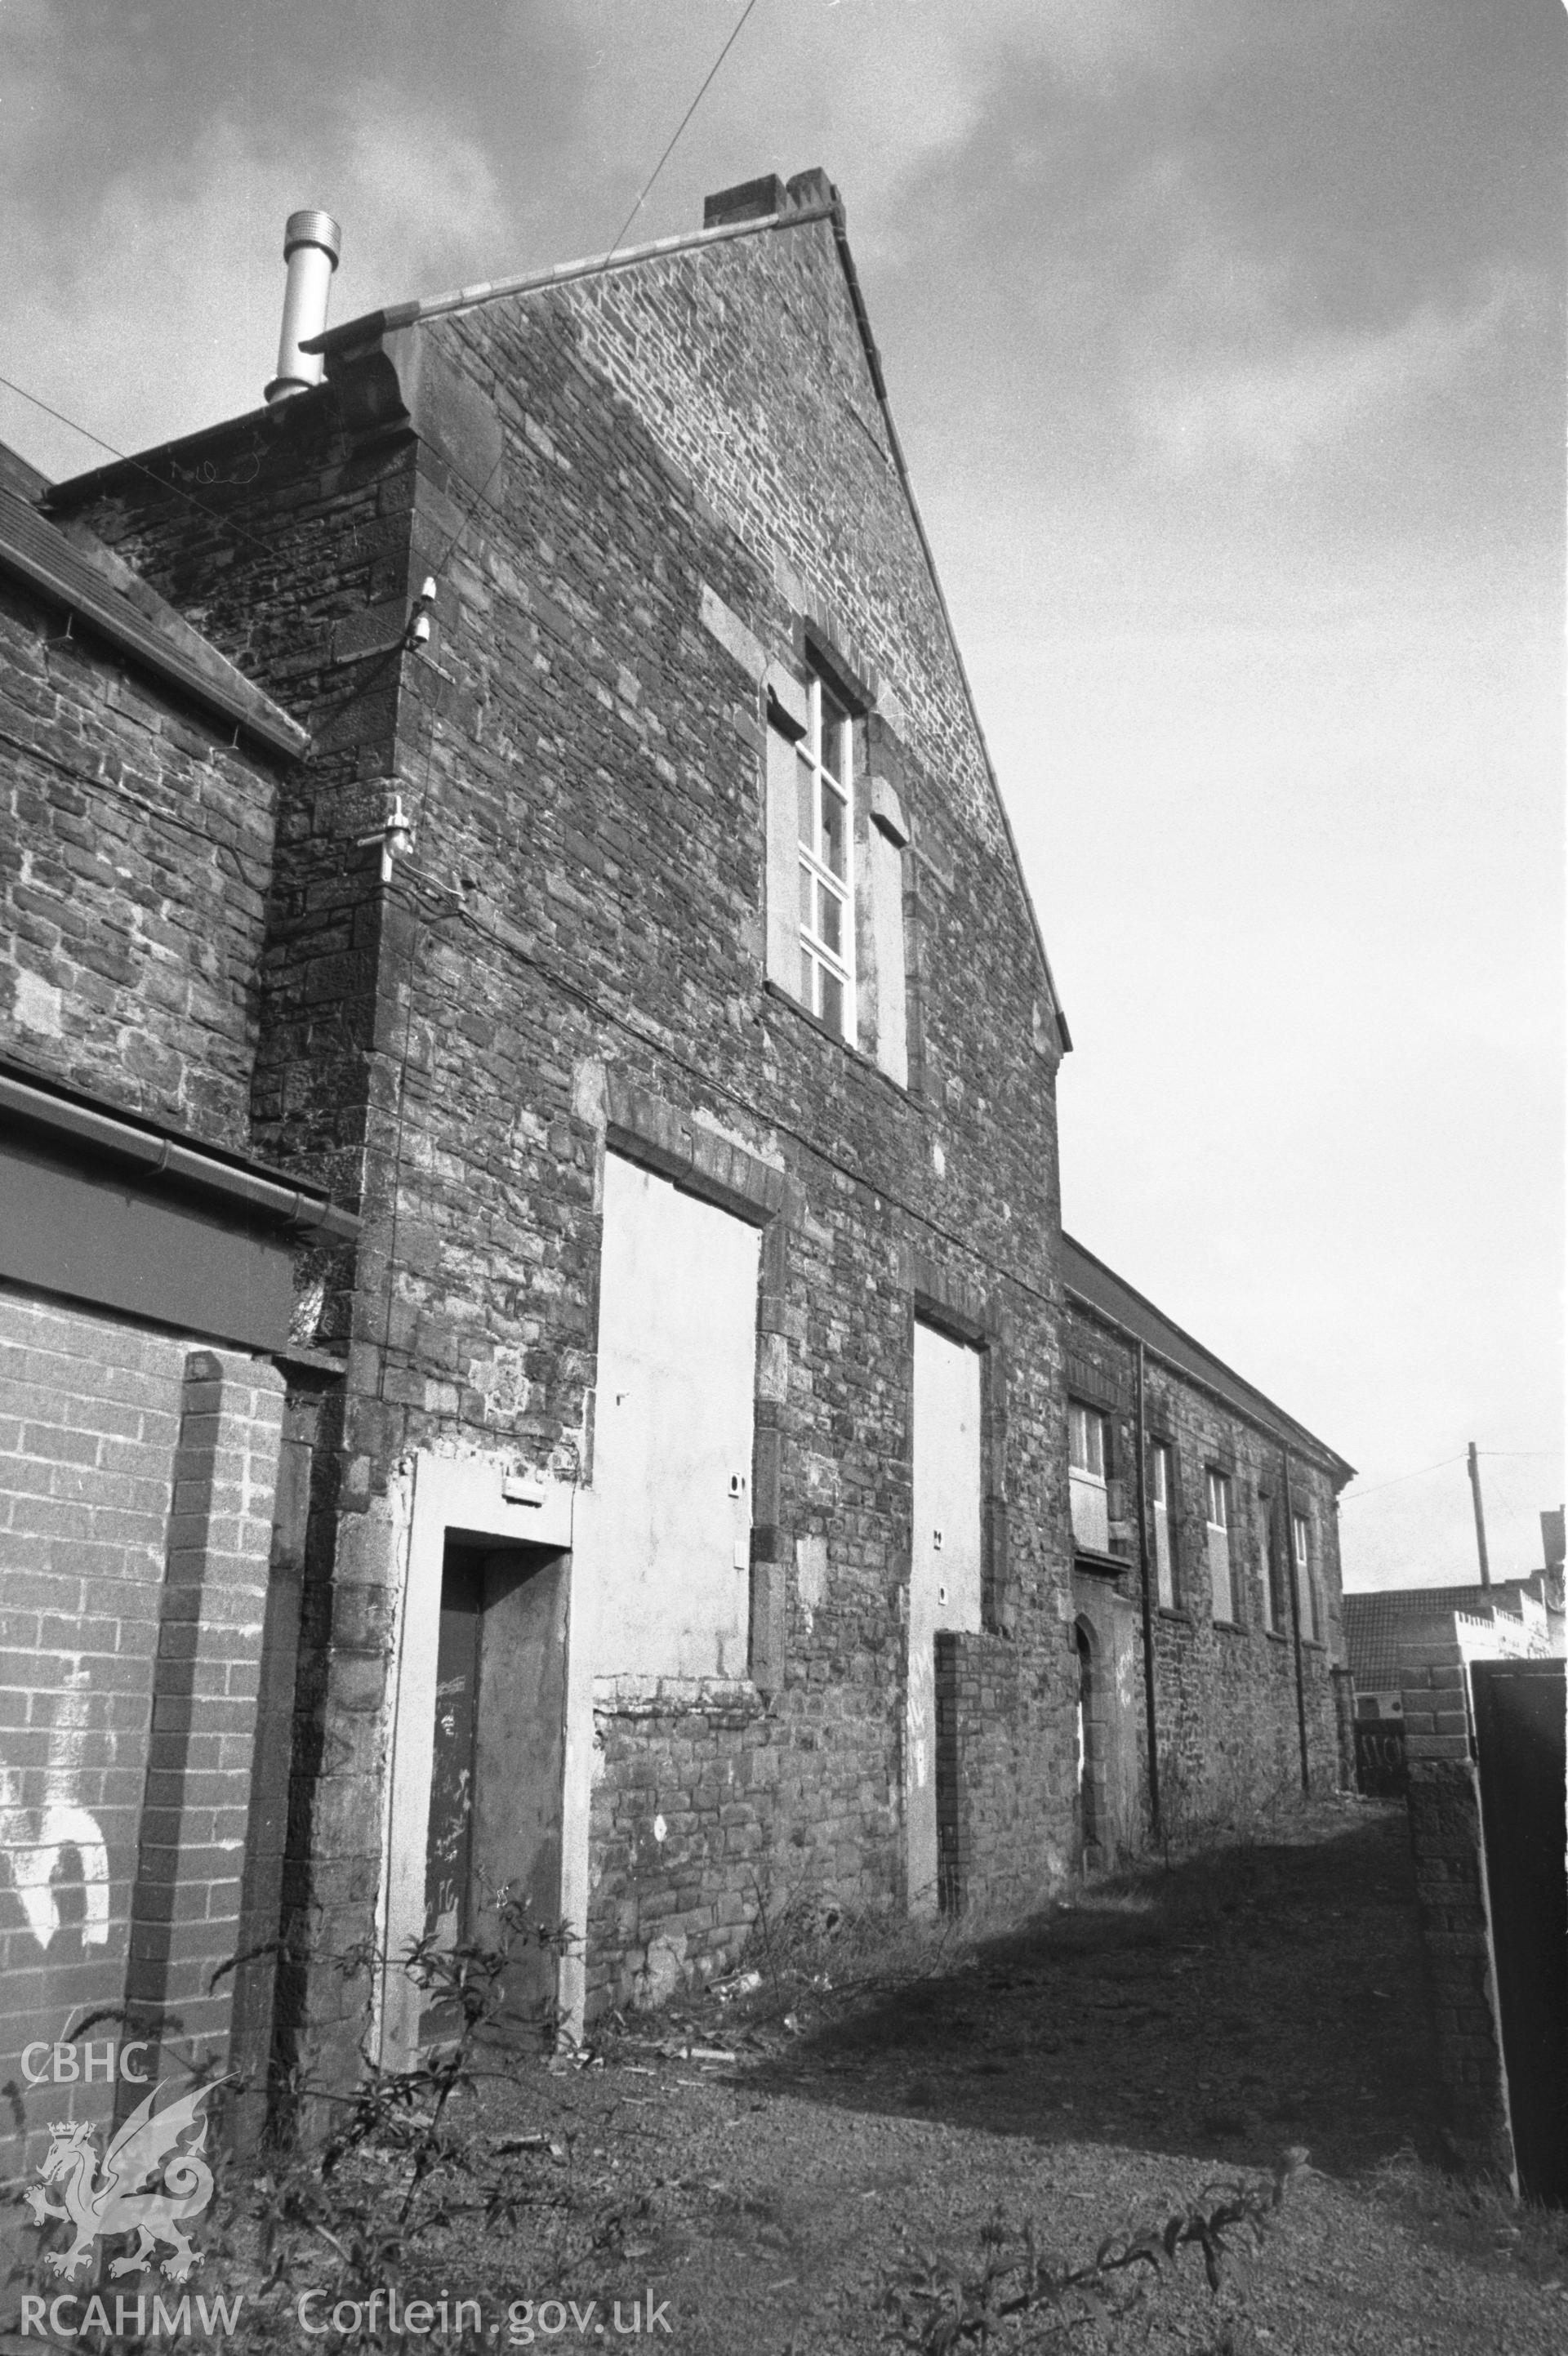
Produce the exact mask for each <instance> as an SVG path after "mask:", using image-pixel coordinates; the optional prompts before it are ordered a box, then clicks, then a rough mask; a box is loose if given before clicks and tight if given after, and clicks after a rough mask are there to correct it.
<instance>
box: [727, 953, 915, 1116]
mask: <svg viewBox="0 0 1568 2356" xmlns="http://www.w3.org/2000/svg"><path fill="white" fill-rule="evenodd" d="M762 994H763V996H764V997H765V998H768V999H771V1000H772V1001H774V1003H775V1004H776V1005H779V1006H786V1007H788V1008H789V1012H790V1013H791V1014H794V1015H798V1016H799V1018H800V1021H801V1022H802V1023H805V1024H806V1025H807V1026H808V1028H809V1029H811V1030H812V1031H814V1032H815V1033H817V1036H818V1037H819V1038H820V1039H827V1040H830V1041H831V1042H832V1044H833V1045H834V1046H835V1047H838V1048H841V1049H842V1050H843V1053H844V1054H845V1055H847V1056H848V1057H849V1059H850V1061H851V1063H852V1064H858V1065H859V1066H860V1068H861V1070H862V1071H863V1072H871V1073H874V1074H875V1076H876V1077H877V1079H879V1080H880V1081H881V1082H882V1083H883V1085H884V1087H889V1088H891V1089H892V1091H893V1093H894V1095H895V1096H896V1097H897V1098H898V1100H899V1102H900V1103H901V1104H910V1105H923V1104H924V1103H925V1102H926V1098H924V1097H923V1096H920V1095H918V1094H917V1093H916V1091H915V1090H914V1089H913V1088H910V1087H906V1086H905V1085H904V1083H903V1081H902V1080H896V1079H895V1078H894V1076H893V1075H892V1073H891V1072H885V1071H884V1070H883V1068H882V1066H881V1065H880V1064H879V1063H878V1062H877V1061H876V1058H875V1055H867V1054H866V1053H865V1049H864V1048H863V1047H857V1046H856V1045H855V1044H854V1041H853V1040H852V1039H846V1038H844V1037H843V1034H842V1033H839V1032H837V1031H830V1030H829V1028H828V1026H827V1024H826V1023H824V1022H823V1021H822V1016H821V1015H820V1014H813V1013H812V1012H811V1008H810V1007H809V1006H802V1005H801V1003H800V1000H799V999H798V998H792V997H791V996H790V994H789V991H787V990H786V989H784V988H783V986H782V984H781V983H779V982H777V981H769V980H765V981H764V982H763V985H762Z"/></svg>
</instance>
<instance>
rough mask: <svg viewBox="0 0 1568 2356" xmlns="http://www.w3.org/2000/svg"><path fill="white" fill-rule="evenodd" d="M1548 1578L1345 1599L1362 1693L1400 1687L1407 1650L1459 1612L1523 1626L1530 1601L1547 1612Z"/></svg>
mask: <svg viewBox="0 0 1568 2356" xmlns="http://www.w3.org/2000/svg"><path fill="white" fill-rule="evenodd" d="M1544 1584H1545V1582H1544V1577H1543V1574H1542V1573H1541V1572H1540V1571H1536V1572H1534V1573H1533V1574H1532V1576H1531V1577H1530V1578H1529V1579H1503V1580H1493V1581H1492V1584H1491V1585H1490V1586H1489V1587H1482V1586H1481V1585H1480V1584H1479V1582H1478V1581H1477V1582H1474V1583H1472V1584H1469V1585H1466V1586H1462V1587H1383V1588H1374V1589H1372V1590H1369V1591H1367V1592H1364V1593H1362V1594H1359V1595H1355V1594H1346V1595H1345V1596H1343V1597H1342V1598H1341V1601H1340V1608H1341V1611H1342V1612H1343V1615H1344V1618H1343V1625H1344V1629H1345V1656H1346V1659H1347V1660H1348V1662H1349V1665H1350V1671H1351V1674H1352V1676H1354V1678H1355V1680H1356V1686H1357V1689H1358V1690H1359V1692H1361V1693H1381V1692H1385V1691H1388V1690H1391V1688H1392V1687H1396V1686H1398V1685H1400V1684H1401V1683H1402V1674H1401V1665H1402V1661H1403V1659H1404V1655H1405V1649H1406V1647H1407V1646H1408V1645H1410V1644H1419V1643H1420V1642H1421V1639H1422V1637H1423V1635H1424V1634H1426V1633H1429V1632H1430V1633H1432V1634H1434V1635H1439V1634H1441V1633H1443V1632H1444V1629H1445V1628H1446V1627H1448V1626H1449V1625H1450V1624H1451V1623H1452V1622H1453V1619H1454V1616H1455V1612H1458V1613H1462V1614H1463V1615H1464V1616H1465V1617H1466V1619H1472V1620H1480V1619H1487V1618H1490V1617H1491V1615H1492V1614H1493V1612H1502V1613H1504V1614H1506V1616H1507V1617H1508V1618H1509V1619H1510V1620H1515V1621H1520V1622H1522V1621H1523V1618H1524V1615H1525V1610H1526V1603H1525V1599H1526V1598H1527V1597H1529V1599H1530V1602H1532V1603H1533V1604H1534V1605H1535V1606H1536V1607H1537V1609H1538V1610H1541V1611H1544V1601H1543V1589H1544Z"/></svg>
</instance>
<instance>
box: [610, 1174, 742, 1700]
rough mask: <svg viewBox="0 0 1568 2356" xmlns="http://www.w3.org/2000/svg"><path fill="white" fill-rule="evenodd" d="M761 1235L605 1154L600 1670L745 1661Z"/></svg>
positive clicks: (700, 1669) (659, 1672) (704, 1668)
mask: <svg viewBox="0 0 1568 2356" xmlns="http://www.w3.org/2000/svg"><path fill="white" fill-rule="evenodd" d="M759 1247H760V1238H759V1237H758V1234H757V1229H756V1228H755V1227H751V1226H746V1223H745V1221H744V1220H741V1219H736V1218H733V1217H731V1216H730V1215H729V1214H728V1213H727V1212H725V1211H721V1210H718V1209H716V1208H714V1205H712V1204H708V1203H703V1202H699V1201H698V1200H697V1199H696V1198H695V1197H694V1196H693V1195H691V1194H681V1193H680V1192H679V1191H678V1190H677V1189H676V1188H675V1187H674V1186H672V1185H671V1183H670V1182H669V1180H668V1179H665V1178H658V1177H655V1176H654V1175H653V1173H651V1172H650V1171H647V1170H642V1169H639V1167H638V1166H637V1165H636V1163H634V1162H626V1161H623V1160H622V1159H621V1158H620V1156H619V1155H618V1154H614V1153H610V1154H607V1155H606V1157H605V1199H604V1259H603V1264H602V1269H601V1273H600V1280H599V1353H598V1385H597V1397H596V1407H595V1425H594V1469H593V1485H592V1492H591V1498H590V1496H588V1495H585V1497H584V1499H583V1501H582V1504H583V1506H584V1507H585V1508H586V1511H585V1513H584V1512H580V1514H579V1565H580V1568H582V1569H585V1571H586V1573H587V1575H588V1576H590V1577H591V1578H592V1579H593V1580H594V1582H595V1588H596V1611H595V1614H594V1617H595V1620H596V1623H597V1629H598V1637H597V1657H596V1661H595V1671H596V1674H597V1675H599V1676H725V1677H738V1676H745V1674H746V1644H747V1621H748V1615H749V1596H750V1574H749V1555H750V1535H751V1444H752V1413H753V1398H754V1393H755V1389H756V1381H757V1372H756V1369H757V1259H758V1251H759ZM737 1477H738V1482H739V1489H738V1494H732V1491H731V1484H732V1481H734V1480H735V1479H736V1478H737ZM584 1541H585V1542H586V1552H587V1561H586V1563H583V1560H582V1556H583V1542H584Z"/></svg>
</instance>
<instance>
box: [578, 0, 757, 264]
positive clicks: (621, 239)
mask: <svg viewBox="0 0 1568 2356" xmlns="http://www.w3.org/2000/svg"><path fill="white" fill-rule="evenodd" d="M756 5H757V0H746V6H745V8H744V9H743V10H742V11H741V16H740V21H739V23H738V24H737V25H736V28H735V30H734V32H733V33H732V34H731V35H730V37H729V38H728V40H727V41H726V42H725V45H724V48H722V49H721V50H720V51H719V53H718V56H717V57H716V58H715V59H714V61H713V64H712V65H711V66H710V67H709V68H708V72H707V79H706V80H704V82H703V86H702V88H701V90H700V91H698V92H697V95H696V97H695V98H694V99H693V101H692V103H691V105H690V106H689V107H688V108H687V109H686V112H685V113H684V114H683V115H682V117H681V120H680V122H679V123H677V124H676V126H675V133H674V136H673V137H672V138H671V142H670V145H669V146H668V147H666V149H665V150H664V153H663V155H660V158H659V161H658V163H657V164H655V166H653V169H652V171H651V172H650V174H649V176H648V184H647V186H646V187H644V189H643V191H642V194H641V195H640V196H639V198H638V200H637V202H636V204H634V205H633V207H632V209H631V210H630V212H628V215H627V217H626V219H625V220H623V221H622V223H621V225H620V229H619V231H618V234H617V237H616V241H615V243H614V244H613V245H612V246H611V247H610V248H609V250H608V253H607V255H606V259H608V257H609V253H618V252H619V251H620V249H621V247H622V245H623V244H624V243H625V242H626V233H627V231H628V229H629V228H630V227H631V225H632V222H633V221H634V220H636V219H637V216H638V214H639V212H640V211H641V210H642V208H643V206H644V205H645V204H646V203H647V202H648V199H649V198H650V196H651V194H652V193H653V184H654V182H655V180H657V179H658V177H659V175H660V172H662V170H663V169H664V166H665V165H666V164H668V162H669V161H670V158H671V155H673V154H674V153H675V149H676V147H677V145H679V142H680V138H681V134H682V131H684V130H685V128H686V125H687V123H690V121H691V120H692V117H693V114H695V112H697V109H698V107H699V106H701V104H702V102H703V99H704V98H706V96H707V94H708V90H709V86H710V84H711V83H712V81H713V79H714V75H715V74H716V73H717V72H718V70H719V68H720V67H721V66H722V65H723V63H724V61H725V59H726V58H727V57H728V55H729V53H730V51H731V50H732V49H733V48H734V47H735V45H736V41H738V40H739V38H740V37H741V34H742V33H743V32H744V31H745V29H746V18H747V17H748V16H750V14H751V12H752V10H753V9H754V8H755V7H756Z"/></svg>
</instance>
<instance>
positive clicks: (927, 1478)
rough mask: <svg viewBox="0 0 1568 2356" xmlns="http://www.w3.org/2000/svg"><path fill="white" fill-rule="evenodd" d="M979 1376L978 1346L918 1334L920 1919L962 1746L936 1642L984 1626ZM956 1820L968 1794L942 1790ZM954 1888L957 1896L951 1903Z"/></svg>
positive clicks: (908, 1788)
mask: <svg viewBox="0 0 1568 2356" xmlns="http://www.w3.org/2000/svg"><path fill="white" fill-rule="evenodd" d="M981 1370H982V1358H981V1353H980V1352H979V1351H978V1350H975V1349H972V1348H970V1347H969V1345H968V1344H965V1343H962V1342H954V1341H950V1340H949V1338H948V1336H947V1335H946V1334H945V1333H937V1332H936V1331H935V1330H934V1328H932V1327H931V1326H929V1325H917V1326H916V1328H915V1368H914V1466H913V1489H914V1496H913V1513H914V1525H913V1529H912V1532H911V1537H910V1546H909V1628H908V1672H907V1686H906V1695H905V1727H904V1826H905V1865H906V1872H907V1887H908V1906H909V1912H911V1913H912V1914H934V1913H935V1912H937V1908H938V1904H939V1896H940V1876H939V1866H938V1838H937V1821H938V1791H937V1776H938V1770H939V1765H940V1767H941V1769H942V1771H943V1772H944V1773H945V1775H946V1776H947V1777H948V1778H950V1779H951V1778H955V1777H956V1775H957V1772H958V1762H959V1758H960V1751H959V1746H958V1743H957V1741H956V1740H947V1741H944V1742H942V1743H940V1744H939V1743H938V1740H937V1703H936V1638H937V1634H938V1633H939V1631H941V1632H948V1631H951V1632H954V1633H969V1632H973V1631H977V1630H978V1629H979V1627H980V1584H981V1581H980V1572H981V1505H980V1494H981V1492H980V1437H981ZM941 1800H942V1812H943V1814H944V1815H945V1816H946V1817H947V1819H948V1821H949V1822H950V1824H956V1822H957V1817H958V1811H959V1806H960V1804H961V1795H960V1794H959V1793H958V1792H957V1791H956V1790H949V1791H944V1792H943V1793H942V1794H941ZM950 1895H951V1892H950Z"/></svg>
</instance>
